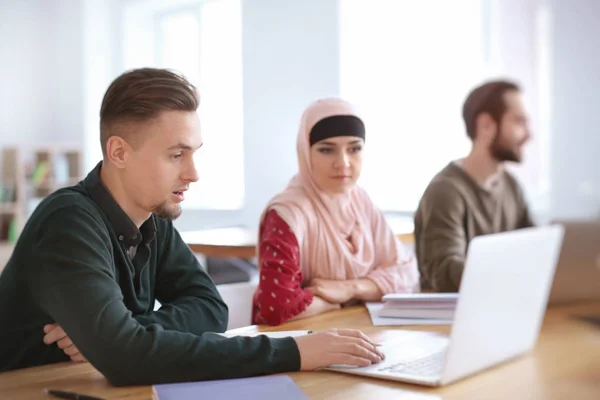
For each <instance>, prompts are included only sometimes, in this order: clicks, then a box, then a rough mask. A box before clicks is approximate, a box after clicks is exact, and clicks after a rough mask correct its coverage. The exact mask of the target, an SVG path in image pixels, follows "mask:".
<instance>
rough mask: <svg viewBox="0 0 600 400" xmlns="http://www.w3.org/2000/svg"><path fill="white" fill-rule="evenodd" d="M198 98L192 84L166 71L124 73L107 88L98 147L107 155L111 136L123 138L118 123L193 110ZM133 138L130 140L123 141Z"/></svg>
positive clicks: (102, 108)
mask: <svg viewBox="0 0 600 400" xmlns="http://www.w3.org/2000/svg"><path fill="white" fill-rule="evenodd" d="M198 105H199V98H198V94H197V91H196V88H195V87H194V85H192V84H191V83H190V82H189V81H188V80H187V79H186V78H185V77H183V76H182V75H180V74H177V73H175V72H172V71H169V70H167V69H156V68H140V69H134V70H131V71H127V72H125V73H123V74H122V75H120V76H119V77H117V78H116V79H115V80H114V81H113V82H112V83H111V84H110V86H109V87H108V89H107V91H106V93H105V94H104V99H103V100H102V106H101V108H100V144H101V146H102V154H103V155H104V156H106V143H107V142H108V139H109V138H110V137H111V136H120V137H123V138H125V135H126V131H127V130H121V129H117V128H116V126H117V125H118V124H119V123H123V122H124V123H127V122H143V121H147V120H151V119H153V118H155V117H156V116H157V115H158V114H159V113H160V112H161V111H171V110H175V111H196V110H197V109H198ZM126 139H133V138H126Z"/></svg>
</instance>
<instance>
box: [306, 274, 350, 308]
mask: <svg viewBox="0 0 600 400" xmlns="http://www.w3.org/2000/svg"><path fill="white" fill-rule="evenodd" d="M306 289H307V290H309V291H310V292H311V293H312V294H313V295H315V296H318V297H320V298H322V299H323V300H325V301H327V302H329V303H333V304H343V303H346V302H347V301H349V300H352V299H353V298H354V284H353V282H352V281H351V280H350V281H346V280H344V281H338V280H333V279H321V278H314V279H312V280H311V281H310V282H309V285H308V287H307V288H306Z"/></svg>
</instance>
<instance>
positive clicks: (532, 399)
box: [0, 303, 600, 400]
mask: <svg viewBox="0 0 600 400" xmlns="http://www.w3.org/2000/svg"><path fill="white" fill-rule="evenodd" d="M590 314H594V315H600V303H589V304H582V305H574V306H567V307H559V308H552V309H550V310H549V311H548V313H547V314H546V318H545V320H544V325H543V327H542V332H541V334H540V338H539V341H538V343H537V346H536V348H535V349H534V351H533V352H532V353H531V354H530V355H526V356H522V357H520V358H518V359H517V360H515V361H512V362H509V363H506V364H503V365H501V366H499V367H496V368H493V369H490V370H488V371H484V372H481V373H479V374H477V375H475V376H472V377H469V378H467V379H464V380H462V381H459V382H455V383H453V384H451V385H449V386H446V387H443V388H434V389H432V388H425V387H420V386H417V385H409V384H402V383H397V382H392V381H385V380H378V379H372V378H364V377H359V376H352V375H345V374H341V373H336V372H329V371H322V372H295V373H291V374H289V375H290V376H291V377H292V378H293V379H294V381H295V382H296V383H297V384H298V386H299V387H300V388H301V389H302V390H303V391H304V393H306V395H307V396H308V397H309V398H311V399H328V400H335V399H340V400H341V399H361V400H362V399H364V400H368V399H377V400H379V399H388V398H390V399H391V398H393V399H401V400H409V399H410V400H442V399H443V400H455V399H456V400H458V399H460V400H463V399H468V400H470V399H486V400H494V399H498V400H507V399H527V400H537V399H539V400H542V399H543V400H558V399H561V400H563V399H572V400H587V399H590V400H591V399H594V400H598V399H600V328H599V327H598V326H594V325H592V324H589V323H587V322H583V321H581V320H578V319H576V318H575V317H574V316H576V315H590ZM331 327H337V328H360V329H362V330H363V331H364V332H366V333H367V334H368V335H370V336H371V337H372V338H373V339H374V340H376V341H378V342H385V341H386V340H388V339H389V338H392V337H393V336H394V331H395V330H396V329H401V328H394V327H374V326H372V325H371V322H370V319H369V316H368V313H367V311H366V310H365V309H364V308H363V307H360V306H359V307H353V308H348V309H344V310H341V311H333V312H330V313H327V314H322V315H319V316H317V317H313V318H309V319H306V320H299V321H295V322H291V323H287V324H284V325H281V326H279V327H276V328H274V327H249V328H246V329H247V330H250V331H256V330H260V331H276V330H293V329H312V330H323V329H328V328H331ZM402 328H404V329H421V330H435V331H440V332H448V330H449V327H402ZM47 387H54V388H62V389H65V390H72V391H75V392H81V393H85V394H89V395H95V396H99V397H103V398H105V399H123V400H125V399H126V400H150V399H151V398H152V390H151V388H150V387H148V386H144V387H127V388H115V387H111V386H110V385H109V384H108V383H107V381H106V380H105V379H104V378H103V377H102V375H101V374H100V373H99V372H97V371H96V370H95V369H94V368H93V367H92V366H91V365H90V364H74V363H61V364H55V365H47V366H43V367H36V368H29V369H23V370H20V371H12V372H6V373H2V374H0V398H2V399H11V400H20V399H28V400H36V399H49V397H46V395H45V394H44V393H43V389H44V388H47Z"/></svg>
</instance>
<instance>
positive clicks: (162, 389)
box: [153, 375, 308, 400]
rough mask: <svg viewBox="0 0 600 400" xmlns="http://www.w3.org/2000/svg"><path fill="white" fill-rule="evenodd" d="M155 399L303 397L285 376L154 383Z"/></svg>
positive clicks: (293, 399) (294, 399)
mask: <svg viewBox="0 0 600 400" xmlns="http://www.w3.org/2000/svg"><path fill="white" fill-rule="evenodd" d="M153 391H154V393H153V399H154V400H198V399H219V400H240V399H244V400H259V399H260V400H279V399H286V400H306V399H308V397H307V396H306V395H305V394H304V393H303V392H302V390H300V388H299V387H298V386H297V385H296V383H295V382H294V381H293V380H292V378H290V377H289V376H287V375H272V376H261V377H256V378H241V379H224V380H217V381H202V382H182V383H167V384H162V385H154V386H153Z"/></svg>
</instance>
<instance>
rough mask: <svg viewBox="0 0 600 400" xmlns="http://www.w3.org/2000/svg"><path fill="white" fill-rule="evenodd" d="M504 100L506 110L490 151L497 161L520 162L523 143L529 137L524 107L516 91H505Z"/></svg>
mask: <svg viewBox="0 0 600 400" xmlns="http://www.w3.org/2000/svg"><path fill="white" fill-rule="evenodd" d="M504 102H505V104H506V107H507V108H506V112H505V113H504V115H503V116H502V120H501V121H500V125H499V126H498V130H497V133H496V136H495V138H494V140H493V142H492V143H491V145H490V153H491V155H492V156H493V157H494V158H495V159H496V160H498V161H514V162H521V159H522V158H523V145H524V144H525V143H526V142H527V141H528V140H529V139H530V138H531V134H530V131H529V127H528V121H527V115H526V113H525V107H524V106H523V102H522V99H521V95H520V93H519V92H517V91H509V92H506V93H505V94H504Z"/></svg>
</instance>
